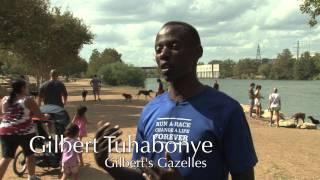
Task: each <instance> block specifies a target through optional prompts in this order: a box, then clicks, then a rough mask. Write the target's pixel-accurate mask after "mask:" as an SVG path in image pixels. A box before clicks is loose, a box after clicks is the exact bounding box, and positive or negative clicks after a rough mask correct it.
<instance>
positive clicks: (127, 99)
mask: <svg viewBox="0 0 320 180" xmlns="http://www.w3.org/2000/svg"><path fill="white" fill-rule="evenodd" d="M122 96H123V97H124V101H129V102H131V100H132V95H131V94H126V93H122Z"/></svg>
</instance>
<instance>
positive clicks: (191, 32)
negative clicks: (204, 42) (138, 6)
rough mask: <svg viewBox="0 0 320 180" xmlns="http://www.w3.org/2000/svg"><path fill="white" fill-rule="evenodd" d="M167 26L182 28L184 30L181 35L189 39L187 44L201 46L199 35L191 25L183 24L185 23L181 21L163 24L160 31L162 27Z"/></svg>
mask: <svg viewBox="0 0 320 180" xmlns="http://www.w3.org/2000/svg"><path fill="white" fill-rule="evenodd" d="M167 26H180V27H182V28H183V30H184V31H183V33H185V34H187V35H188V36H190V39H189V40H190V42H188V43H189V44H190V45H194V46H199V45H201V40H200V36H199V33H198V31H197V30H196V28H194V27H193V26H192V25H190V24H188V23H185V22H181V21H169V22H167V23H165V24H164V25H163V26H162V28H161V29H163V28H164V27H167Z"/></svg>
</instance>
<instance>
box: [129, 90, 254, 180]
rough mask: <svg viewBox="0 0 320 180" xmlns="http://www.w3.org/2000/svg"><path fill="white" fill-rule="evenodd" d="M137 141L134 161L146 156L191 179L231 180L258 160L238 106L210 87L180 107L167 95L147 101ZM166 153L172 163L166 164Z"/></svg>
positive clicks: (247, 127)
mask: <svg viewBox="0 0 320 180" xmlns="http://www.w3.org/2000/svg"><path fill="white" fill-rule="evenodd" d="M136 142H137V145H138V147H136V148H137V149H138V152H133V160H140V159H141V158H142V157H145V158H147V159H148V160H151V161H152V162H153V164H154V165H156V166H161V167H168V166H170V165H171V166H172V164H173V165H174V166H177V168H178V170H179V171H180V173H181V174H182V175H183V176H184V178H185V179H187V180H189V179H190V180H194V179H201V180H207V179H208V180H212V179H227V177H228V173H229V172H231V173H240V172H244V171H246V170H249V169H250V168H252V167H254V166H255V164H256V163H257V161H258V160H257V156H256V153H255V150H254V146H253V143H252V137H251V133H250V130H249V126H248V123H247V121H246V118H245V115H244V113H243V110H242V108H241V106H240V104H239V103H238V102H237V101H235V100H234V99H232V98H231V97H229V96H227V95H226V94H224V93H222V92H219V91H216V90H214V89H213V88H211V87H206V88H205V89H204V90H203V91H202V92H201V93H199V94H197V95H195V96H193V97H191V98H189V99H187V100H186V101H184V102H181V103H177V102H175V101H173V100H172V99H171V98H170V96H169V93H167V92H166V93H164V94H162V95H160V96H158V97H156V98H155V99H154V100H152V101H151V102H149V103H148V104H147V105H146V106H145V108H144V110H143V112H142V114H141V118H140V121H139V124H138V130H137V137H136ZM159 142H160V143H159ZM172 142H175V143H176V144H173V143H172ZM182 142H183V143H182ZM185 142H187V144H188V146H187V145H186V143H185ZM209 142H211V144H209ZM148 143H149V146H151V147H146V146H147V144H148ZM161 143H162V145H160V144H161ZM179 143H180V144H179ZM181 144H182V145H181ZM199 144H200V145H199ZM179 145H180V146H179ZM204 145H205V146H204ZM209 145H210V146H209ZM203 146H204V147H203ZM208 146H209V147H208ZM152 147H155V148H154V149H152ZM166 147H167V149H166ZM193 147H199V148H198V150H196V149H195V148H193ZM147 148H149V149H151V151H148V150H147ZM160 150H163V151H162V152H160ZM168 150H169V154H170V156H171V158H172V161H171V162H167V161H166V160H165V151H168Z"/></svg>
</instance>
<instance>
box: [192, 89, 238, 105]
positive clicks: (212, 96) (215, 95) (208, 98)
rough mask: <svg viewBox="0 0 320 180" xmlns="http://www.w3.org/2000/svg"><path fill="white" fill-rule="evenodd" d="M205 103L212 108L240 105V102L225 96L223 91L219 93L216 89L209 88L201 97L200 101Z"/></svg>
mask: <svg viewBox="0 0 320 180" xmlns="http://www.w3.org/2000/svg"><path fill="white" fill-rule="evenodd" d="M198 101H201V102H203V103H206V104H208V105H209V106H210V104H212V105H214V106H216V105H223V106H230V105H238V104H239V102H238V101H237V100H235V99H233V98H232V97H230V96H229V95H227V94H225V93H224V92H222V91H217V90H216V89H214V88H212V87H210V86H207V89H206V91H205V92H204V94H203V95H202V96H200V97H199V100H198Z"/></svg>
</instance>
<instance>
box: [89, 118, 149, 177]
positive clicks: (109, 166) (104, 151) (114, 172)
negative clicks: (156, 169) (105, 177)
mask: <svg viewBox="0 0 320 180" xmlns="http://www.w3.org/2000/svg"><path fill="white" fill-rule="evenodd" d="M121 133H122V132H121V131H120V128H119V126H115V127H113V128H111V127H110V124H109V123H106V124H104V126H103V127H102V128H100V129H99V130H98V132H97V133H96V140H97V152H96V153H94V158H95V160H96V163H97V165H98V166H99V167H101V168H103V169H104V170H105V171H106V172H108V173H109V174H110V175H111V176H112V177H113V178H115V179H116V180H127V179H130V180H144V178H143V176H142V172H141V171H140V170H139V169H135V168H127V167H115V164H114V163H113V162H112V161H110V160H106V159H107V158H108V156H109V152H111V150H109V149H108V144H109V143H111V148H113V147H114V146H115V143H118V142H120V141H121V140H120V139H119V136H120V135H121ZM108 136H113V137H115V138H113V139H112V142H109V141H110V139H109V138H105V137H108Z"/></svg>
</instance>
